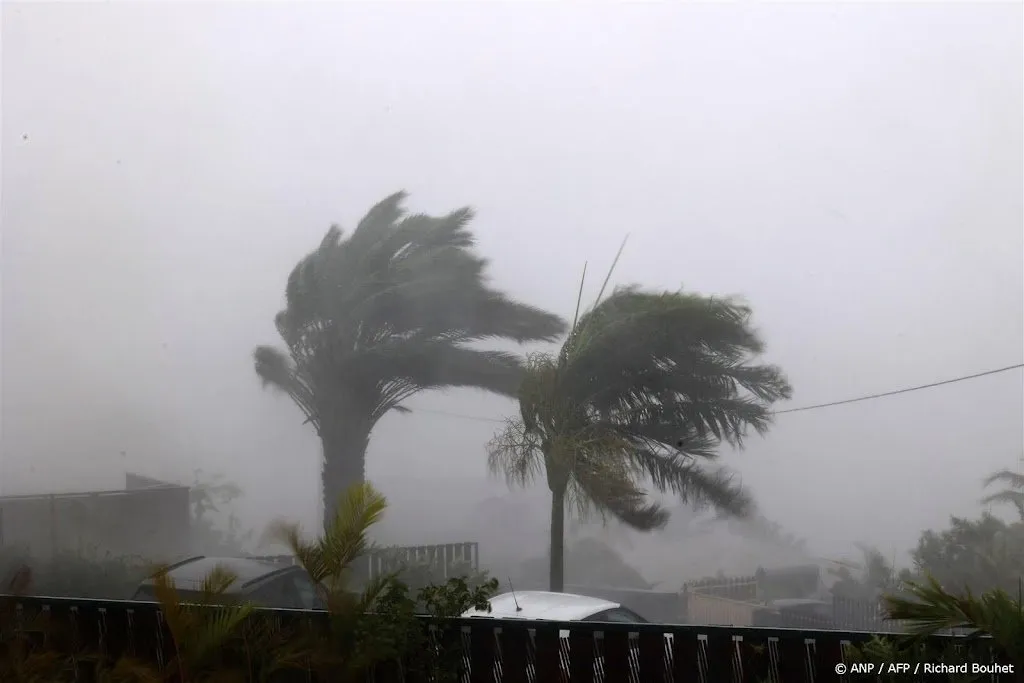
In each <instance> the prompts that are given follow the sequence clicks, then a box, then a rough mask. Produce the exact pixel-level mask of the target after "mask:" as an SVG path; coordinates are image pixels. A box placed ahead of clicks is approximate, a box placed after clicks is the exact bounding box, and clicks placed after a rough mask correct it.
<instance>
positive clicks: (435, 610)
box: [0, 484, 497, 683]
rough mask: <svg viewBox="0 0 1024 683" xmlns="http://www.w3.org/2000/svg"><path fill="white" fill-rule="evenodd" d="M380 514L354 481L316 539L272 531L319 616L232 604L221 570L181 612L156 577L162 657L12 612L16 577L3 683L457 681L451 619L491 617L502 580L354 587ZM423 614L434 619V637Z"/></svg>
mask: <svg viewBox="0 0 1024 683" xmlns="http://www.w3.org/2000/svg"><path fill="white" fill-rule="evenodd" d="M386 508H387V502H386V500H385V499H384V497H383V496H381V495H380V494H379V493H378V492H377V491H376V490H375V489H374V488H373V487H372V486H370V485H369V484H357V485H355V486H353V487H352V489H350V490H349V491H348V492H347V493H346V494H345V495H344V496H342V499H341V501H340V502H339V504H338V505H337V507H336V508H335V517H334V519H333V521H332V523H331V524H329V525H328V526H327V528H326V529H325V531H324V534H323V536H321V537H319V538H316V539H313V540H306V539H304V538H303V537H302V536H301V534H300V533H299V530H298V528H297V527H295V526H294V525H290V524H277V525H275V526H274V527H273V529H272V533H273V534H275V535H276V536H277V537H278V538H280V539H281V540H283V541H285V542H286V543H287V544H288V545H289V546H290V547H291V549H292V550H293V552H294V553H295V555H296V557H298V558H299V561H300V562H301V564H302V566H303V567H304V568H305V570H306V571H307V572H308V573H309V576H310V577H311V578H312V579H313V580H314V582H315V583H316V584H317V585H318V586H319V590H320V591H321V597H322V598H323V601H324V604H325V605H326V608H327V609H326V611H325V612H312V613H309V612H290V611H282V610H256V609H254V607H253V606H252V605H251V604H248V603H240V602H238V601H236V600H234V599H233V598H232V597H231V595H230V588H231V587H232V585H233V584H234V583H235V581H236V578H237V577H235V576H234V575H233V574H231V573H230V572H229V571H227V570H226V569H224V568H221V567H218V568H215V569H214V571H213V572H211V573H210V575H208V576H207V577H206V578H205V580H204V581H203V584H202V587H201V591H200V597H199V598H198V599H197V600H195V601H194V602H190V603H184V602H182V600H181V596H180V595H179V593H178V591H177V590H176V588H175V586H174V583H173V581H172V580H171V579H170V578H169V577H168V575H167V572H166V571H164V570H160V571H158V572H157V573H156V574H155V575H154V579H155V581H154V584H155V594H156V598H157V601H158V603H159V609H160V612H161V614H162V619H163V621H164V623H165V625H166V628H165V629H164V630H163V633H164V638H165V641H166V642H164V644H163V648H162V652H163V657H162V659H161V658H160V657H157V656H156V653H155V651H154V652H148V651H146V652H145V653H144V655H145V656H143V655H142V654H140V655H139V657H132V656H129V654H127V653H122V652H109V651H107V650H106V649H100V645H101V644H100V643H95V642H89V643H84V644H83V645H86V647H81V646H80V644H79V643H77V642H76V637H77V636H76V635H75V633H74V629H73V628H70V624H69V623H68V622H67V621H65V620H60V619H53V620H48V619H47V618H46V616H47V614H48V613H46V612H44V611H39V612H38V613H36V614H26V613H25V612H24V611H23V610H18V609H16V605H17V600H18V598H17V596H19V595H25V594H27V593H28V592H29V591H30V588H31V572H30V571H29V570H28V569H27V568H23V569H22V570H20V571H18V572H16V573H15V575H14V578H13V579H12V580H11V581H10V583H9V585H8V586H7V587H6V590H5V591H4V593H5V595H2V596H0V682H2V683H64V682H65V681H82V680H89V681H96V682H97V683H250V682H251V683H257V682H258V683H279V682H282V683H283V682H284V681H294V680H303V681H310V680H314V681H324V682H326V681H330V682H331V683H335V682H338V683H346V682H347V681H357V680H358V681H364V680H366V679H367V676H368V674H370V672H371V671H380V672H382V673H384V674H385V677H386V673H387V672H384V671H383V669H384V668H387V667H391V668H403V669H405V673H407V674H418V675H419V676H420V677H421V678H422V679H423V680H431V681H435V682H436V683H445V682H446V681H456V680H459V678H460V677H461V675H462V673H463V671H462V667H463V660H462V658H461V649H459V648H458V647H446V645H448V644H452V645H459V643H458V642H457V641H456V640H454V639H453V638H452V635H453V632H454V631H453V629H450V628H447V626H446V625H447V623H448V622H447V621H446V620H447V619H450V618H454V617H458V616H459V615H461V614H462V613H463V612H464V611H465V610H467V609H469V608H470V607H477V608H483V609H486V608H487V606H488V598H489V597H490V596H491V595H493V594H494V592H495V591H496V590H497V582H496V581H493V580H492V581H489V582H487V583H485V584H483V585H479V586H476V587H472V588H471V587H470V586H469V585H467V583H466V582H465V580H463V579H451V580H449V581H448V582H447V583H446V584H444V585H441V586H427V587H425V588H423V589H422V590H420V591H419V592H418V594H417V595H415V596H412V595H410V594H409V591H408V589H407V588H406V586H405V585H404V584H403V583H401V582H400V581H399V580H398V579H397V578H396V577H395V575H386V576H383V577H380V578H378V579H375V580H373V581H371V582H370V583H369V584H368V585H366V586H364V587H362V588H361V590H359V591H356V590H353V588H352V586H351V585H350V583H351V579H352V572H351V571H350V570H351V567H352V564H353V562H354V561H355V560H356V558H358V557H360V556H361V555H362V554H363V553H364V552H365V550H366V549H367V548H368V547H369V541H368V533H367V532H368V530H369V529H370V528H371V527H372V525H373V524H375V523H376V522H377V521H379V519H380V518H381V516H382V515H383V514H384V511H385V510H386ZM418 614H428V615H431V616H433V617H435V619H434V620H432V625H431V627H430V629H429V630H428V629H427V628H425V624H424V622H423V621H422V620H421V619H419V618H417V615H418ZM139 635H141V634H139ZM168 635H169V638H167V636H168ZM396 680H397V679H396Z"/></svg>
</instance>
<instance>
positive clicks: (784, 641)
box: [779, 634, 814, 683]
mask: <svg viewBox="0 0 1024 683" xmlns="http://www.w3.org/2000/svg"><path fill="white" fill-rule="evenodd" d="M807 665H808V659H807V644H806V643H805V642H804V637H803V635H794V634H786V635H785V636H782V637H780V638H779V680H780V681H782V682H783V683H814V681H813V680H811V679H810V677H809V676H808V671H807Z"/></svg>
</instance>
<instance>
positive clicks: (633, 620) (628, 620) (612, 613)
mask: <svg viewBox="0 0 1024 683" xmlns="http://www.w3.org/2000/svg"><path fill="white" fill-rule="evenodd" d="M583 621H610V622H613V623H622V624H646V623H647V620H646V619H644V618H643V617H642V616H640V615H639V614H637V613H636V612H634V611H632V610H629V609H626V608H625V607H616V608H614V609H609V610H604V611H602V612H598V613H597V614H593V615H591V616H589V617H587V618H586V619H584V620H583Z"/></svg>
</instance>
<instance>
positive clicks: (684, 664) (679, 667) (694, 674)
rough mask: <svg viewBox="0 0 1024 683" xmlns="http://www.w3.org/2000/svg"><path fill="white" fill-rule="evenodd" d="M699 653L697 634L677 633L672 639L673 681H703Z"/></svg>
mask: <svg viewBox="0 0 1024 683" xmlns="http://www.w3.org/2000/svg"><path fill="white" fill-rule="evenodd" d="M699 653H700V642H699V641H698V640H697V634H696V633H693V632H686V631H683V632H682V633H676V634H675V635H674V637H673V638H672V680H674V681H676V683H689V681H700V680H702V678H701V675H700V661H699V659H698V657H699Z"/></svg>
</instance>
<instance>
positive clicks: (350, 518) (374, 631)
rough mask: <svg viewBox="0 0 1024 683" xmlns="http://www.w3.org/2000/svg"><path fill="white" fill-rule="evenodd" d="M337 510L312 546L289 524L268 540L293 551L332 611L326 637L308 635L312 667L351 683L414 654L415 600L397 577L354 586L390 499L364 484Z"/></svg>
mask: <svg viewBox="0 0 1024 683" xmlns="http://www.w3.org/2000/svg"><path fill="white" fill-rule="evenodd" d="M333 509H334V517H333V519H331V520H330V522H329V523H328V524H327V525H326V527H325V529H324V533H323V535H322V536H320V537H318V538H315V539H312V540H307V539H305V538H303V536H302V534H301V532H300V530H299V528H298V526H297V525H295V524H290V523H282V522H278V523H275V524H274V525H272V527H271V528H270V529H269V531H268V535H270V536H271V537H273V538H276V539H277V540H278V541H280V542H282V543H284V544H285V545H286V546H287V547H288V548H289V549H290V550H291V551H292V553H294V555H295V557H296V558H297V559H298V561H299V563H300V564H301V565H302V567H303V568H304V569H305V570H306V573H307V574H309V577H310V579H311V580H312V581H313V582H314V584H316V585H317V586H318V590H319V591H320V596H321V598H322V599H323V601H324V604H325V605H326V607H327V612H328V615H327V632H326V633H324V632H317V633H311V634H309V635H310V638H311V639H312V642H311V647H312V650H313V651H314V653H313V654H312V655H311V657H310V666H311V667H312V668H313V669H314V670H318V671H319V672H321V673H322V674H323V675H324V676H325V678H324V680H331V681H349V680H356V679H359V678H361V677H363V676H365V674H366V672H367V671H369V670H371V669H372V668H373V667H374V666H375V665H377V664H379V663H381V662H386V661H397V660H398V659H399V658H401V656H402V654H403V653H405V652H407V651H408V644H409V643H410V640H411V638H412V637H413V629H412V628H411V627H412V626H414V624H415V619H414V614H415V601H413V600H412V599H410V598H409V597H408V595H407V591H406V588H405V586H403V585H402V584H401V583H400V582H399V581H398V580H397V579H396V577H395V575H394V574H386V575H383V576H379V577H376V578H374V579H371V580H370V581H369V582H368V583H367V584H366V585H365V586H364V587H363V588H362V590H359V591H356V590H354V587H353V583H354V581H353V575H352V567H353V565H354V563H355V562H356V560H357V559H358V558H360V557H363V556H364V555H365V554H366V552H367V551H368V550H369V549H370V547H371V544H370V541H369V537H368V532H369V529H370V528H371V527H372V526H373V525H374V524H376V523H377V522H379V521H380V519H381V518H382V516H383V515H384V511H385V510H386V509H387V500H386V499H385V498H384V496H383V495H381V494H380V493H379V492H378V491H377V490H376V489H375V488H374V487H373V486H372V485H371V484H369V483H357V484H354V485H353V486H351V487H350V488H349V490H348V491H347V492H346V493H345V494H344V495H342V496H341V497H340V499H339V502H338V504H337V506H335V507H334V508H333Z"/></svg>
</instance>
